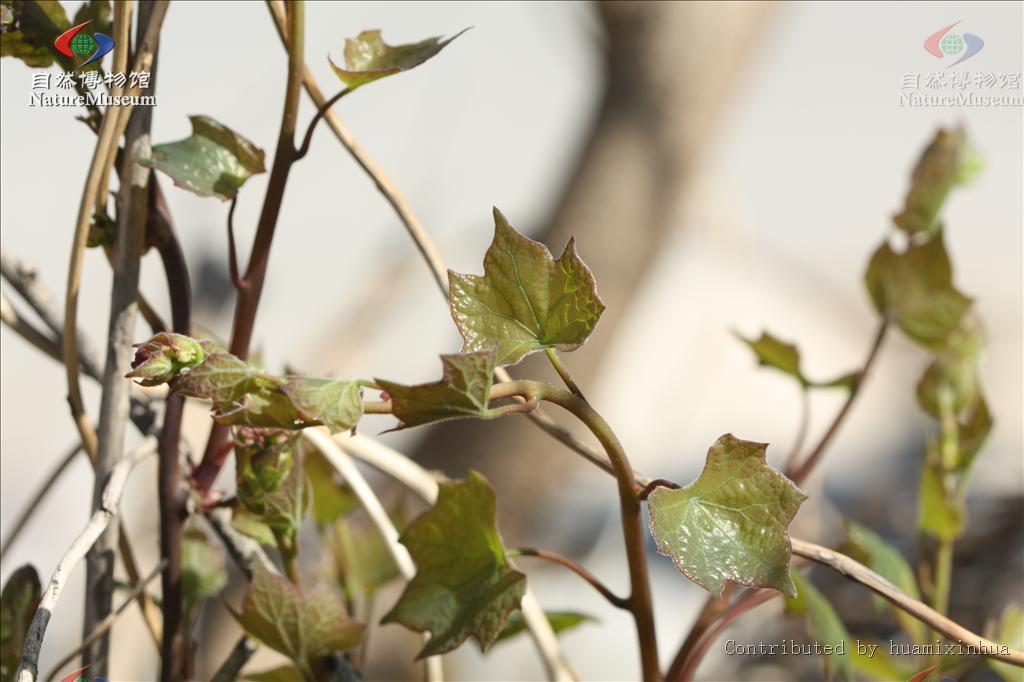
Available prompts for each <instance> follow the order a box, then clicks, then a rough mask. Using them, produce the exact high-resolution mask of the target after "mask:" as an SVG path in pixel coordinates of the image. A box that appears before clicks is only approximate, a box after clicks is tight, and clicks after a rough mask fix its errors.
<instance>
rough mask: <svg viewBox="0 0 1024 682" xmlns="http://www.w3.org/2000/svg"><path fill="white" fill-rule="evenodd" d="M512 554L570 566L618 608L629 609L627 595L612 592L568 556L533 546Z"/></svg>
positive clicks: (522, 548) (570, 568)
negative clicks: (621, 595)
mask: <svg viewBox="0 0 1024 682" xmlns="http://www.w3.org/2000/svg"><path fill="white" fill-rule="evenodd" d="M510 554H511V555H512V556H530V557H536V558H538V559H544V560H545V561H550V562H551V563H553V564H558V565H559V566H563V567H565V568H568V569H569V570H570V571H572V572H573V573H575V574H576V575H578V576H579V577H581V578H583V579H584V580H585V581H586V582H587V583H588V584H589V585H590V586H591V587H593V588H594V589H595V590H597V591H598V592H600V593H601V596H602V597H604V598H605V599H607V600H608V602H609V603H610V604H611V605H612V606H615V607H616V608H620V609H626V610H629V599H627V598H626V597H620V596H618V595H617V594H615V593H614V592H612V591H611V590H610V589H608V587H607V586H606V585H605V584H604V583H602V582H601V581H600V580H599V579H598V578H597V577H596V576H595V575H594V574H593V573H591V572H590V571H588V570H587V569H585V568H583V566H581V565H579V564H578V563H576V562H575V561H573V560H572V559H570V558H569V557H567V556H562V555H561V554H558V553H556V552H549V551H548V550H546V549H535V548H533V547H521V548H517V549H513V550H510Z"/></svg>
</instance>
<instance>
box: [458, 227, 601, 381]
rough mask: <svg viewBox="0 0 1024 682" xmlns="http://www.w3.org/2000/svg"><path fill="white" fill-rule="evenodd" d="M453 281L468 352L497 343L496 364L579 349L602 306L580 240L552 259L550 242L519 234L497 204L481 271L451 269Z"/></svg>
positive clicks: (571, 242) (599, 314) (573, 241)
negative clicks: (578, 245)
mask: <svg viewBox="0 0 1024 682" xmlns="http://www.w3.org/2000/svg"><path fill="white" fill-rule="evenodd" d="M448 282H449V285H450V287H451V292H450V293H449V295H448V301H449V304H450V305H451V310H452V317H453V318H454V319H455V324H456V325H457V326H458V327H459V332H460V333H461V334H462V338H463V339H465V345H464V346H463V349H462V350H463V352H469V351H482V350H490V349H492V348H493V349H495V355H496V360H495V362H496V363H497V364H498V365H499V366H502V365H514V364H516V363H517V362H519V361H520V360H522V359H523V357H525V356H526V355H529V354H530V353H533V352H535V351H538V350H545V349H549V348H553V349H556V350H561V351H572V350H575V349H577V348H579V347H580V346H581V345H582V344H583V342H584V341H586V340H587V338H588V337H589V336H590V334H591V332H593V331H594V327H595V326H596V325H597V321H598V319H600V317H601V313H603V312H604V303H603V302H602V301H601V298H600V297H599V296H598V295H597V283H596V282H595V281H594V275H593V274H592V273H591V272H590V268H588V267H587V265H586V264H585V263H584V262H583V261H582V260H580V257H579V255H578V254H577V253H576V242H575V239H570V240H569V243H568V244H566V245H565V250H564V251H563V252H562V255H561V256H559V257H558V260H555V259H554V258H552V257H551V252H550V251H548V249H547V247H546V246H544V245H543V244H541V243H540V242H535V241H533V240H532V239H529V238H527V237H525V236H523V235H522V234H520V233H518V232H516V231H515V230H514V229H513V228H512V226H511V225H509V223H508V221H507V220H506V219H505V216H503V215H502V214H501V211H499V210H498V209H494V241H493V242H491V246H490V248H488V249H487V253H486V254H485V255H484V274H483V276H479V275H460V274H458V273H456V272H453V271H451V270H449V271H448Z"/></svg>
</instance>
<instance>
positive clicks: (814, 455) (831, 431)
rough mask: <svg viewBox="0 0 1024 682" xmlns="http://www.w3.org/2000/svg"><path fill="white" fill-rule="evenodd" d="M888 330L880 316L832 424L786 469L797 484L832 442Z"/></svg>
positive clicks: (886, 323)
mask: <svg viewBox="0 0 1024 682" xmlns="http://www.w3.org/2000/svg"><path fill="white" fill-rule="evenodd" d="M888 330H889V320H888V318H882V322H881V323H880V324H879V325H878V331H877V332H875V339H874V341H873V342H872V343H871V348H870V349H869V350H868V356H867V359H866V360H864V365H863V366H862V367H861V370H860V372H858V373H857V378H856V379H855V383H854V385H853V388H851V389H850V393H849V395H847V397H846V400H845V401H844V402H843V406H842V407H840V408H839V412H837V413H836V416H835V419H833V420H832V424H830V425H829V427H828V430H827V431H825V434H824V435H823V436H822V437H821V440H819V441H818V444H817V445H816V446H815V447H814V449H813V450H811V454H809V455H807V458H806V459H804V461H803V463H802V464H801V465H800V466H798V467H797V468H796V469H793V470H790V469H787V470H786V475H787V476H788V477H789V478H790V479H791V480H792V481H793V482H794V483H796V484H797V485H800V483H802V482H803V480H804V479H805V478H807V476H808V475H809V474H810V473H811V471H813V470H814V467H815V466H816V465H817V463H818V460H819V459H821V456H822V455H823V454H825V450H826V449H828V446H829V443H831V442H832V438H833V437H834V436H835V435H836V433H837V432H838V431H839V427H840V426H841V425H842V423H843V421H844V420H845V419H846V415H847V414H849V412H850V408H851V407H853V403H854V401H855V400H856V399H857V395H858V394H859V393H860V392H861V389H862V388H863V386H864V381H865V379H867V376H868V373H869V372H870V371H871V368H872V367H873V366H874V364H875V360H876V358H878V352H879V351H880V350H881V349H882V342H883V341H885V334H886V332H887V331H888Z"/></svg>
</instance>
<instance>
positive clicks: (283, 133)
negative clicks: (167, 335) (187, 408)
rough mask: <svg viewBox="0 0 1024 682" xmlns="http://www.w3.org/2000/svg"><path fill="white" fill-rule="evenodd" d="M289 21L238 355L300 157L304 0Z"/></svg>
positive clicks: (208, 459) (213, 458)
mask: <svg viewBox="0 0 1024 682" xmlns="http://www.w3.org/2000/svg"><path fill="white" fill-rule="evenodd" d="M286 9H287V11H286V15H287V16H286V18H285V23H286V24H287V29H288V32H289V36H288V82H287V85H286V88H285V100H284V111H283V113H282V115H281V126H280V131H279V133H278V137H277V150H276V152H275V153H274V165H273V166H272V167H271V169H270V179H269V180H268V182H267V193H266V194H265V195H264V198H263V209H262V210H261V212H260V217H259V222H258V223H257V225H256V237H255V238H254V239H253V243H252V250H251V252H250V255H249V265H248V267H247V268H246V271H245V275H244V277H243V278H242V282H244V284H245V286H243V287H240V288H238V299H237V301H236V303H235V317H234V321H233V323H232V328H231V344H230V348H229V350H230V351H231V353H232V354H233V355H235V356H237V357H239V358H242V359H246V358H248V357H249V348H250V346H251V344H252V333H253V328H254V326H255V324H256V311H257V309H258V308H259V304H260V297H261V296H262V294H263V285H264V282H265V280H266V275H267V264H268V263H269V261H270V247H271V244H272V243H273V240H274V231H275V229H276V228H277V220H278V217H279V216H280V214H281V204H282V202H283V200H284V191H285V187H286V186H287V184H288V175H289V174H290V173H291V168H292V165H293V164H294V163H295V161H296V149H295V127H296V120H297V118H298V111H299V97H300V95H301V94H302V69H303V67H304V66H305V62H304V61H303V44H304V40H303V35H304V23H305V14H304V6H303V3H302V0H296V1H295V2H290V3H288V5H287V8H286ZM227 436H228V430H227V427H225V426H222V425H219V424H215V425H214V426H213V428H212V429H211V430H210V436H209V439H208V440H207V443H206V449H205V451H204V452H203V458H202V461H201V462H200V463H199V466H198V467H197V468H196V470H195V471H194V472H193V483H194V485H195V486H196V487H197V488H198V489H199V491H200V492H201V493H202V494H206V493H207V492H208V491H209V490H210V487H211V486H212V485H213V482H214V480H215V479H216V478H217V474H218V473H220V470H221V467H223V465H224V460H225V459H226V457H227V454H228V452H230V450H228V449H225V448H224V447H223V446H224V444H225V442H226V441H227Z"/></svg>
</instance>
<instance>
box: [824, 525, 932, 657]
mask: <svg viewBox="0 0 1024 682" xmlns="http://www.w3.org/2000/svg"><path fill="white" fill-rule="evenodd" d="M844 525H845V527H846V535H847V538H848V541H847V549H848V550H849V551H848V552H847V553H848V554H850V555H851V556H853V557H854V558H856V559H857V560H858V561H860V562H861V563H863V564H865V565H867V566H868V567H869V568H870V569H871V570H872V571H874V572H875V573H877V574H879V575H880V576H882V577H883V578H885V579H886V580H888V581H889V582H891V583H892V584H894V585H896V587H898V588H900V589H901V590H903V592H905V593H906V594H908V595H910V596H911V597H913V598H914V599H917V600H918V601H920V600H921V592H920V590H919V589H918V587H917V579H916V578H915V577H914V569H912V568H911V567H910V564H909V563H907V560H906V559H905V558H903V555H902V554H900V552H899V550H897V549H896V548H895V547H893V546H892V545H890V544H889V543H888V542H886V541H885V540H884V539H882V537H881V536H880V535H878V534H877V533H875V532H874V531H873V530H870V529H868V528H866V527H864V526H862V525H860V524H859V523H854V522H853V521H846V522H845V524H844ZM873 600H874V602H875V610H876V611H882V610H883V609H886V608H888V607H889V602H887V601H886V600H884V599H882V598H881V597H879V596H875V595H873ZM893 610H894V612H895V615H896V620H897V621H898V622H899V624H900V627H902V628H903V630H904V631H905V632H906V633H907V634H909V635H910V636H911V638H912V639H913V640H914V641H915V642H920V643H923V642H925V641H927V639H928V630H927V628H925V626H924V623H922V622H921V621H919V620H917V619H916V618H914V617H912V616H911V615H910V614H908V613H906V612H905V611H903V610H902V609H893Z"/></svg>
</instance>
